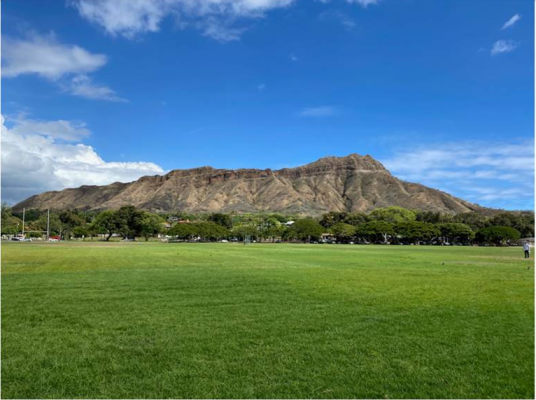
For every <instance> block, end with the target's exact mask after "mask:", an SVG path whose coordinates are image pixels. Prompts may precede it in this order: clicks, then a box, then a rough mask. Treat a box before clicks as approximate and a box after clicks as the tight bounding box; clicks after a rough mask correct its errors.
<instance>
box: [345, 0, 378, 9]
mask: <svg viewBox="0 0 536 400" xmlns="http://www.w3.org/2000/svg"><path fill="white" fill-rule="evenodd" d="M346 1H347V2H348V3H351V4H359V5H361V6H363V7H365V8H366V7H367V6H369V5H371V4H378V3H379V2H380V0H346Z"/></svg>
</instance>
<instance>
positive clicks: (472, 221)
mask: <svg viewBox="0 0 536 400" xmlns="http://www.w3.org/2000/svg"><path fill="white" fill-rule="evenodd" d="M453 222H461V223H462V224H466V225H469V226H470V227H471V229H472V230H473V231H475V232H476V231H478V230H479V229H482V228H486V227H488V226H490V222H489V218H488V217H486V216H485V215H482V214H480V213H477V212H467V213H460V214H456V215H455V216H454V218H453Z"/></svg>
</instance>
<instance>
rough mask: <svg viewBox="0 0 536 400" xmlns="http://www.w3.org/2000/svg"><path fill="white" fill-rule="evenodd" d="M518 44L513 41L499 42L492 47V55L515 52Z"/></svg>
mask: <svg viewBox="0 0 536 400" xmlns="http://www.w3.org/2000/svg"><path fill="white" fill-rule="evenodd" d="M517 46H518V44H517V43H516V42H514V41H513V40H497V41H496V42H495V43H493V46H492V47H491V55H492V56H495V55H497V54H501V53H510V52H511V51H514V50H515V49H516V47H517Z"/></svg>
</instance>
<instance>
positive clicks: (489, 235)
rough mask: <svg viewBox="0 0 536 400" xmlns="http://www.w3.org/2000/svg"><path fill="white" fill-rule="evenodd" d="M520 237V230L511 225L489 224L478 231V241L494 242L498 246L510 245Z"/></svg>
mask: <svg viewBox="0 0 536 400" xmlns="http://www.w3.org/2000/svg"><path fill="white" fill-rule="evenodd" d="M520 237H521V234H520V233H519V231H518V230H517V229H515V228H511V227H509V226H489V227H487V228H482V229H480V230H479V231H478V232H477V233H476V241H477V242H478V243H492V244H494V245H496V246H503V245H510V244H512V243H514V242H515V241H516V240H518V239H519V238H520Z"/></svg>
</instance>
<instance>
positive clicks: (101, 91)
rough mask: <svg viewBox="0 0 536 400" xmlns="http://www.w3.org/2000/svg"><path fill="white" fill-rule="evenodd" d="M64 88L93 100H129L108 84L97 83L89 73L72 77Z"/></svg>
mask: <svg viewBox="0 0 536 400" xmlns="http://www.w3.org/2000/svg"><path fill="white" fill-rule="evenodd" d="M64 89H65V90H66V91H68V92H69V93H71V94H73V95H75V96H80V97H85V98H87V99H93V100H106V101H116V102H128V100H126V99H123V98H121V97H119V96H118V95H117V93H116V92H115V91H114V90H112V89H110V88H109V87H107V86H102V85H96V84H94V83H93V81H92V79H91V78H90V77H89V76H87V75H77V76H75V77H74V78H72V79H71V81H70V82H69V84H68V85H66V86H64Z"/></svg>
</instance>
